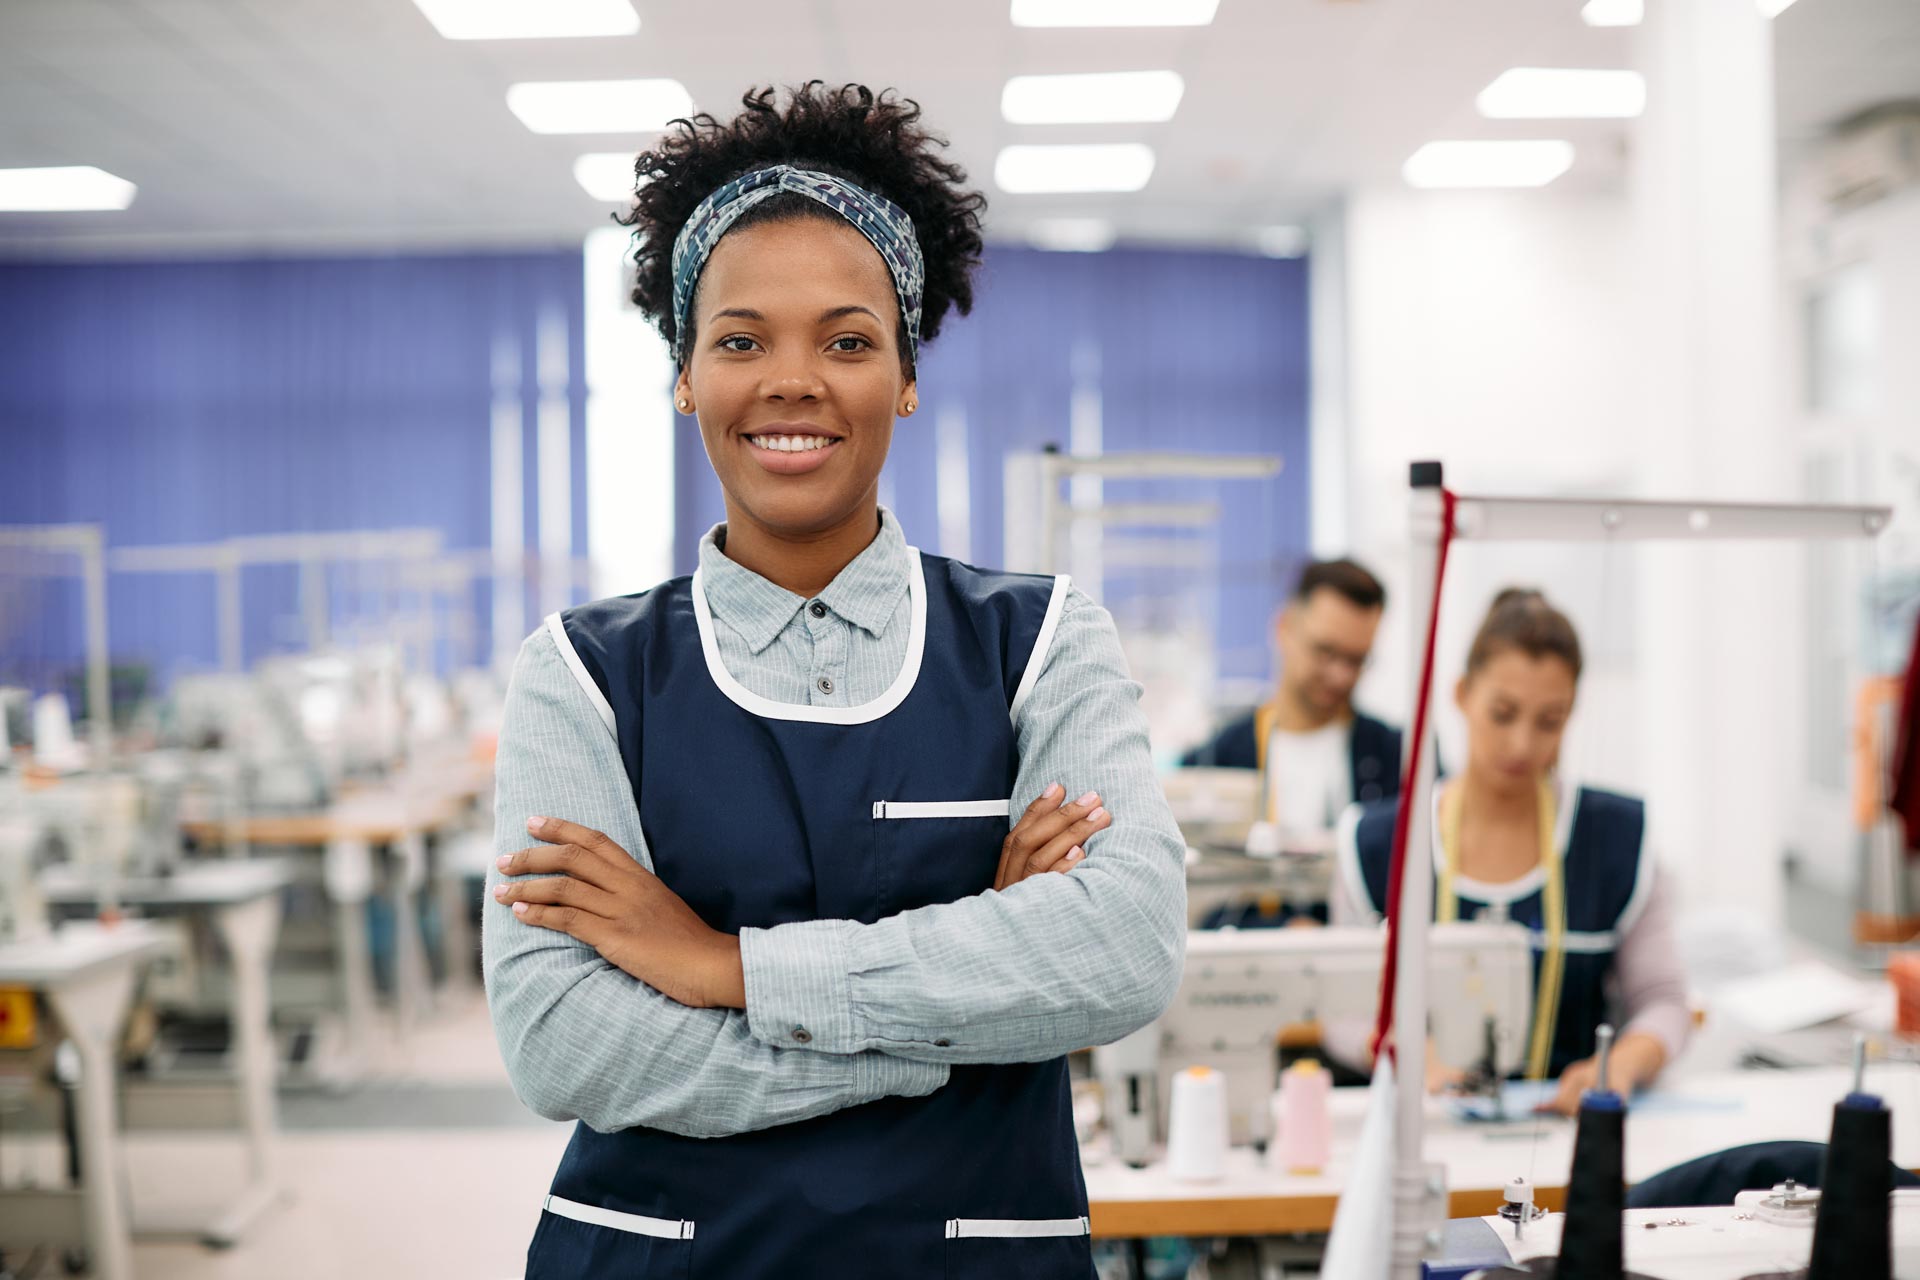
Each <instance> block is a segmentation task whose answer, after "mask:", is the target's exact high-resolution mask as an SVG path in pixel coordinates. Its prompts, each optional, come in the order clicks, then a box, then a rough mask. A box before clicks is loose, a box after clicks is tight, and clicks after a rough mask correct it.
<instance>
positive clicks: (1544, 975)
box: [1433, 779, 1567, 1080]
mask: <svg viewBox="0 0 1920 1280" xmlns="http://www.w3.org/2000/svg"><path fill="white" fill-rule="evenodd" d="M1465 801H1466V787H1465V786H1464V785H1463V784H1461V783H1454V784H1453V785H1452V786H1449V787H1448V788H1447V789H1446V791H1445V792H1444V793H1442V794H1441V797H1440V851H1441V858H1440V876H1439V883H1438V884H1437V885H1436V886H1435V893H1434V904H1433V908H1434V915H1433V918H1434V919H1435V920H1436V921H1438V922H1439V923H1441V924H1452V923H1453V922H1454V921H1455V920H1458V919H1459V918H1460V900H1459V898H1458V897H1456V896H1455V893H1454V887H1453V886H1454V881H1455V880H1457V879H1458V878H1459V875H1460V811H1461V808H1462V806H1463V805H1464V804H1465ZM1539 810H1540V866H1541V868H1542V869H1543V870H1545V872H1546V886H1545V887H1544V888H1543V889H1542V890H1541V903H1540V913H1541V915H1542V916H1543V917H1544V920H1543V923H1544V924H1545V925H1546V931H1547V946H1546V950H1545V952H1544V953H1542V955H1541V957H1540V981H1539V984H1538V985H1537V986H1536V987H1535V989H1534V1000H1533V1031H1532V1034H1531V1036H1530V1037H1529V1038H1528V1042H1527V1079H1529V1080H1544V1079H1546V1078H1547V1067H1548V1064H1549V1062H1550V1061H1551V1059H1552V1055H1553V1035H1554V1031H1555V1029H1556V1028H1557V1027H1558V1025H1559V1022H1560V988H1561V985H1562V982H1563V979H1564V976H1565V972H1566V957H1567V894H1566V884H1565V881H1564V880H1563V879H1562V878H1561V875H1560V848H1559V845H1558V843H1557V842H1556V841H1555V840H1554V823H1555V813H1554V800H1553V788H1552V787H1551V786H1549V785H1548V784H1547V782H1546V780H1545V779H1542V780H1541V782H1540V804H1539Z"/></svg>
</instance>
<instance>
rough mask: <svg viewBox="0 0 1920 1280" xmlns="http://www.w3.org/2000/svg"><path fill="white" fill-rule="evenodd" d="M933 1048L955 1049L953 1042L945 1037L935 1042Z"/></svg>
mask: <svg viewBox="0 0 1920 1280" xmlns="http://www.w3.org/2000/svg"><path fill="white" fill-rule="evenodd" d="M933 1047H934V1048H936V1049H951V1048H953V1041H951V1040H949V1039H947V1038H946V1037H945V1036H941V1037H940V1038H939V1039H938V1040H935V1041H934V1042H933Z"/></svg>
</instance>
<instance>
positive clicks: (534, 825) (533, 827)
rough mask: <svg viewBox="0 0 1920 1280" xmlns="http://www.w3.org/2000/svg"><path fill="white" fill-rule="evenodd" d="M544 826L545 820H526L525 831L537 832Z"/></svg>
mask: <svg viewBox="0 0 1920 1280" xmlns="http://www.w3.org/2000/svg"><path fill="white" fill-rule="evenodd" d="M546 825H547V820H546V819H545V818H528V819H527V830H529V831H538V830H539V829H540V828H542V827H544V826H546Z"/></svg>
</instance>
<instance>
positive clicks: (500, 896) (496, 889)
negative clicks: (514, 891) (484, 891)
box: [493, 884, 507, 902]
mask: <svg viewBox="0 0 1920 1280" xmlns="http://www.w3.org/2000/svg"><path fill="white" fill-rule="evenodd" d="M493 900H494V901H495V902H505V901H506V900H507V886H505V885H503V884H497V885H495V886H493Z"/></svg>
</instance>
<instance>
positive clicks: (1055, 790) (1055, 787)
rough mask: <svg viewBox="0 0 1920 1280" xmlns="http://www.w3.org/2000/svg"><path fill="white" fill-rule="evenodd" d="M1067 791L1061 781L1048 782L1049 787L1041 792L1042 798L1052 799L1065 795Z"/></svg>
mask: <svg viewBox="0 0 1920 1280" xmlns="http://www.w3.org/2000/svg"><path fill="white" fill-rule="evenodd" d="M1066 793H1067V789H1066V788H1065V787H1063V786H1061V785H1060V784H1059V783H1057V782H1049V783H1048V784H1047V789H1046V790H1045V791H1042V792H1041V793H1040V798H1041V799H1042V800H1051V799H1053V798H1054V797H1055V796H1062V795H1065V794H1066Z"/></svg>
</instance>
